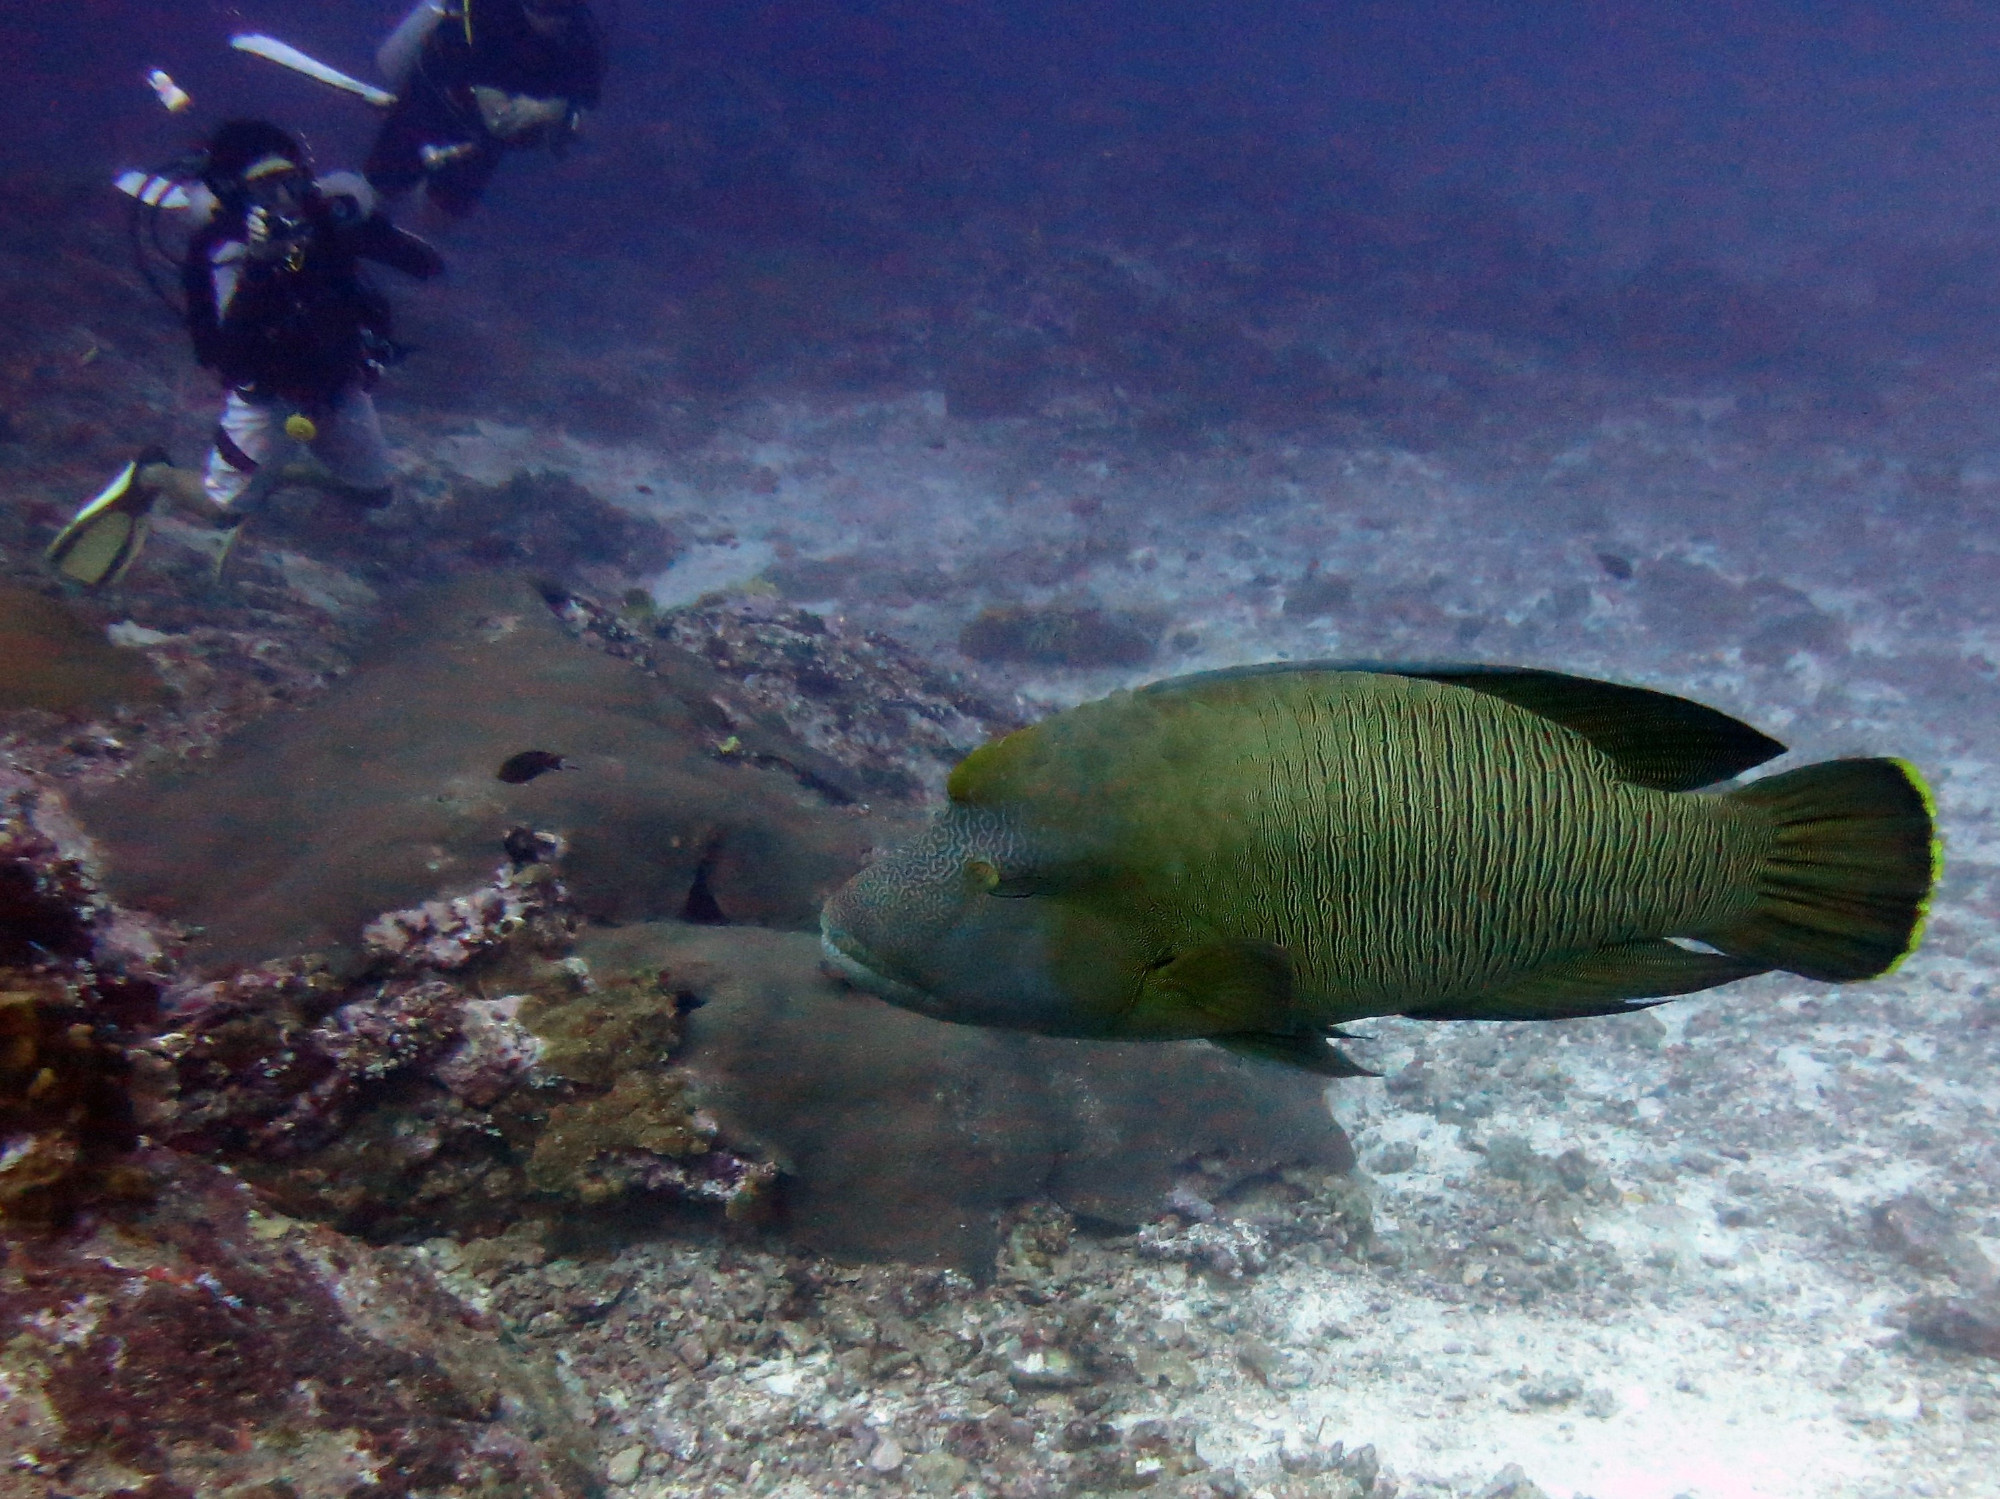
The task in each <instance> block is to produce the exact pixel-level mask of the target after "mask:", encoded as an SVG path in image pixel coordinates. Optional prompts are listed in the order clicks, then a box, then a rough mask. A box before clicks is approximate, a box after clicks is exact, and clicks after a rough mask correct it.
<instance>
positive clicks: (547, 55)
mask: <svg viewBox="0 0 2000 1499" xmlns="http://www.w3.org/2000/svg"><path fill="white" fill-rule="evenodd" d="M375 61H376V66H377V67H378V68H380V70H381V72H382V76H383V77H384V78H385V79H386V80H387V81H388V82H389V84H390V86H391V87H392V88H394V89H395V90H396V94H397V98H396V103H395V105H394V106H393V107H392V108H391V109H390V111H389V117H388V119H387V120H385V121H383V124H382V129H381V131H380V133H379V134H377V135H376V137H375V144H374V146H373V148H372V149H371V150H370V151H369V153H368V161H367V164H366V166H365V167H364V169H363V170H364V171H365V172H366V173H367V176H368V181H369V182H370V183H371V184H373V186H374V187H375V188H376V189H377V190H378V191H380V192H382V193H384V194H389V195H395V194H400V193H404V192H407V191H409V190H410V189H411V188H413V187H415V186H417V185H418V184H419V183H422V184H423V185H424V187H425V190H426V195H427V196H428V197H429V199H430V201H431V202H432V203H434V204H436V205H437V207H438V208H439V209H440V210H441V211H442V212H444V213H446V214H448V215H450V216H451V217H453V218H462V217H464V216H465V215H466V214H468V213H470V212H471V211H472V210H473V209H474V208H475V207H477V206H478V203H479V198H480V195H481V194H482V193H483V192H485V191H486V185H487V183H489V182H490V181H492V179H493V173H494V170H495V169H496V168H497V167H498V166H499V164H500V158H501V156H502V155H503V154H505V153H506V152H508V151H510V150H518V149H521V148H524V147H528V146H536V145H547V146H548V147H549V148H550V149H551V150H553V151H557V152H560V151H562V150H564V149H566V148H567V146H568V145H569V142H570V140H571V139H572V138H573V137H574V136H575V134H576V131H577V126H578V124H579V123H580V121H581V119H582V114H583V111H584V110H586V109H592V108H595V107H596V105H597V100H598V94H599V90H600V87H601V85H602V82H603V77H604V49H603V39H602V35H601V33H600V31H599V29H598V24H597V19H596V17H595V16H593V15H592V14H591V12H590V7H589V5H588V4H587V3H585V0H456V3H455V4H454V3H453V0H418V3H417V6H416V8H415V9H414V10H412V11H411V12H410V13H409V14H408V15H407V16H405V17H404V18H403V22H402V24H401V25H399V26H398V27H397V28H396V29H395V30H394V31H393V32H391V33H390V35H389V39H388V40H387V41H385V42H384V43H383V44H382V47H381V50H380V51H379V52H377V53H376V56H375Z"/></svg>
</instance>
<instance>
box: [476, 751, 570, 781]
mask: <svg viewBox="0 0 2000 1499" xmlns="http://www.w3.org/2000/svg"><path fill="white" fill-rule="evenodd" d="M568 769H569V761H567V760H565V759H564V758H563V757H562V756H561V755H552V754H550V753H549V752H548V751H547V750H522V751H521V753H520V754H518V755H509V756H508V757H507V759H506V761H505V762H504V763H503V764H502V765H501V767H500V768H499V769H498V770H496V771H495V772H493V774H494V775H495V776H496V777H497V778H498V779H500V780H503V781H505V782H506V783H507V784H508V785H509V786H519V785H521V784H522V783H524V782H527V781H532V780H533V779H534V778H535V777H536V776H541V775H547V774H548V773H549V772H550V771H552V770H568Z"/></svg>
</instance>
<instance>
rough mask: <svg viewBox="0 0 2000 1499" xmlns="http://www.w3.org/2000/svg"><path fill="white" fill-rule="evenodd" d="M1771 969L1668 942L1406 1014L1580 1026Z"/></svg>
mask: <svg viewBox="0 0 2000 1499" xmlns="http://www.w3.org/2000/svg"><path fill="white" fill-rule="evenodd" d="M1769 971H1770V968H1769V965H1767V964H1763V963H1756V962H1752V961H1750V960H1749V959H1747V958H1732V957H1730V956H1729V955H1728V954H1727V953H1715V952H1695V951H1692V950H1691V949H1689V948H1685V947H1679V946H1676V945H1675V944H1674V943H1672V942H1668V941H1666V940H1665V939H1655V940H1651V941H1644V942H1619V943H1614V944H1612V945H1610V946H1607V947H1600V948H1597V949H1596V950H1594V951H1592V952H1584V953H1571V954H1569V955H1568V956H1566V957H1562V958H1557V959H1555V960H1554V961H1552V962H1550V963H1546V964H1544V965H1543V966H1542V967H1540V968H1537V969H1535V970H1533V971H1532V972H1530V973H1527V974H1524V975H1522V976H1521V977H1519V978H1517V979H1514V980H1513V981H1512V982H1510V983H1508V984H1505V985H1503V986H1502V987H1500V988H1498V989H1494V990H1491V991H1489V992H1488V993H1485V994H1480V995H1475V996H1473V997H1472V998H1470V999H1457V1000H1448V1001H1446V1002H1445V1003H1443V1004H1438V1005H1430V1006H1426V1007H1425V1008H1423V1009H1418V1010H1405V1011H1404V1012H1403V1013H1404V1014H1405V1015H1407V1016H1409V1017H1410V1018H1411V1019H1413V1020H1577V1019H1582V1018H1584V1017H1585V1016H1589V1015H1622V1014H1624V1013H1626V1012H1627V1011H1630V1010H1643V1009H1645V1008H1647V1006H1649V1005H1652V1004H1657V1003H1658V1002H1659V1001H1661V1000H1663V999H1671V998H1673V997H1674V996H1675V995H1676V994H1692V993H1694V992H1695V991H1696V990H1698V989H1713V988H1714V987H1715V986H1716V985H1717V984H1729V983H1734V982H1735V981H1736V980H1737V979H1745V978H1750V977H1752V976H1754V975H1756V974H1759V973H1768V972H1769Z"/></svg>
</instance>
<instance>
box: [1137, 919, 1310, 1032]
mask: <svg viewBox="0 0 2000 1499" xmlns="http://www.w3.org/2000/svg"><path fill="white" fill-rule="evenodd" d="M1134 1008H1135V1011H1136V1014H1135V1017H1134V1018H1135V1019H1139V1020H1141V1021H1142V1022H1143V1023H1144V1024H1145V1027H1146V1028H1147V1029H1149V1030H1150V1029H1154V1028H1156V1027H1157V1028H1160V1029H1165V1030H1174V1031H1178V1032H1179V1033H1180V1034H1182V1035H1209V1036H1212V1035H1219V1034H1223V1033H1227V1032H1237V1031H1266V1030H1276V1029H1278V1028H1280V1027H1282V1026H1284V1025H1286V1024H1287V1023H1288V1022H1289V1021H1290V1018H1291V1009H1292V956H1291V954H1290V953H1288V952H1286V951H1285V949H1284V948H1282V947H1280V946H1279V945H1278V944H1277V943H1275V942H1258V941H1255V940H1252V939H1248V938H1242V939H1232V940H1230V941H1225V942H1212V943H1210V944H1208V945H1207V946H1205V947H1197V948H1192V949H1190V950H1189V951H1187V952H1184V953H1180V954H1178V955H1176V956H1175V957H1173V958H1171V959H1169V960H1168V961H1167V962H1165V963H1162V964H1161V965H1160V966H1159V967H1157V968H1153V969H1150V970H1148V971H1147V973H1146V976H1145V978H1144V980H1143V981H1142V982H1141V985H1140V990H1139V1002H1138V1004H1137V1005H1136V1006H1135V1007H1134Z"/></svg>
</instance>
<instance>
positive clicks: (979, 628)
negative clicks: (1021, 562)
mask: <svg viewBox="0 0 2000 1499" xmlns="http://www.w3.org/2000/svg"><path fill="white" fill-rule="evenodd" d="M1161 627H1162V622H1161V621H1160V620H1159V619H1157V618H1153V617H1150V616H1145V615H1139V614H1131V613H1127V612H1125V611H1122V610H1115V609H1114V610H1104V609H1076V608H1068V607H1064V606H1061V605H1054V604H1051V605H1048V606H1046V607H1043V608H1026V607H1022V606H1016V605H1008V606H1005V607H996V608H992V609H985V610H982V611H980V613H979V615H978V616H977V617H976V618H974V619H973V620H972V621H971V622H970V623H969V624H967V625H966V627H965V628H964V629H963V630H961V631H960V632H959V636H958V648H959V649H960V650H961V651H963V652H965V654H966V655H968V656H970V657H971V658H972V659H973V660H975V661H1019V662H1025V663H1027V664H1029V665H1032V666H1143V665H1145V664H1146V663H1147V662H1148V661H1150V660H1152V659H1153V652H1154V650H1155V649H1156V648H1157V647H1158V644H1159V639H1160V630H1161Z"/></svg>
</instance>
